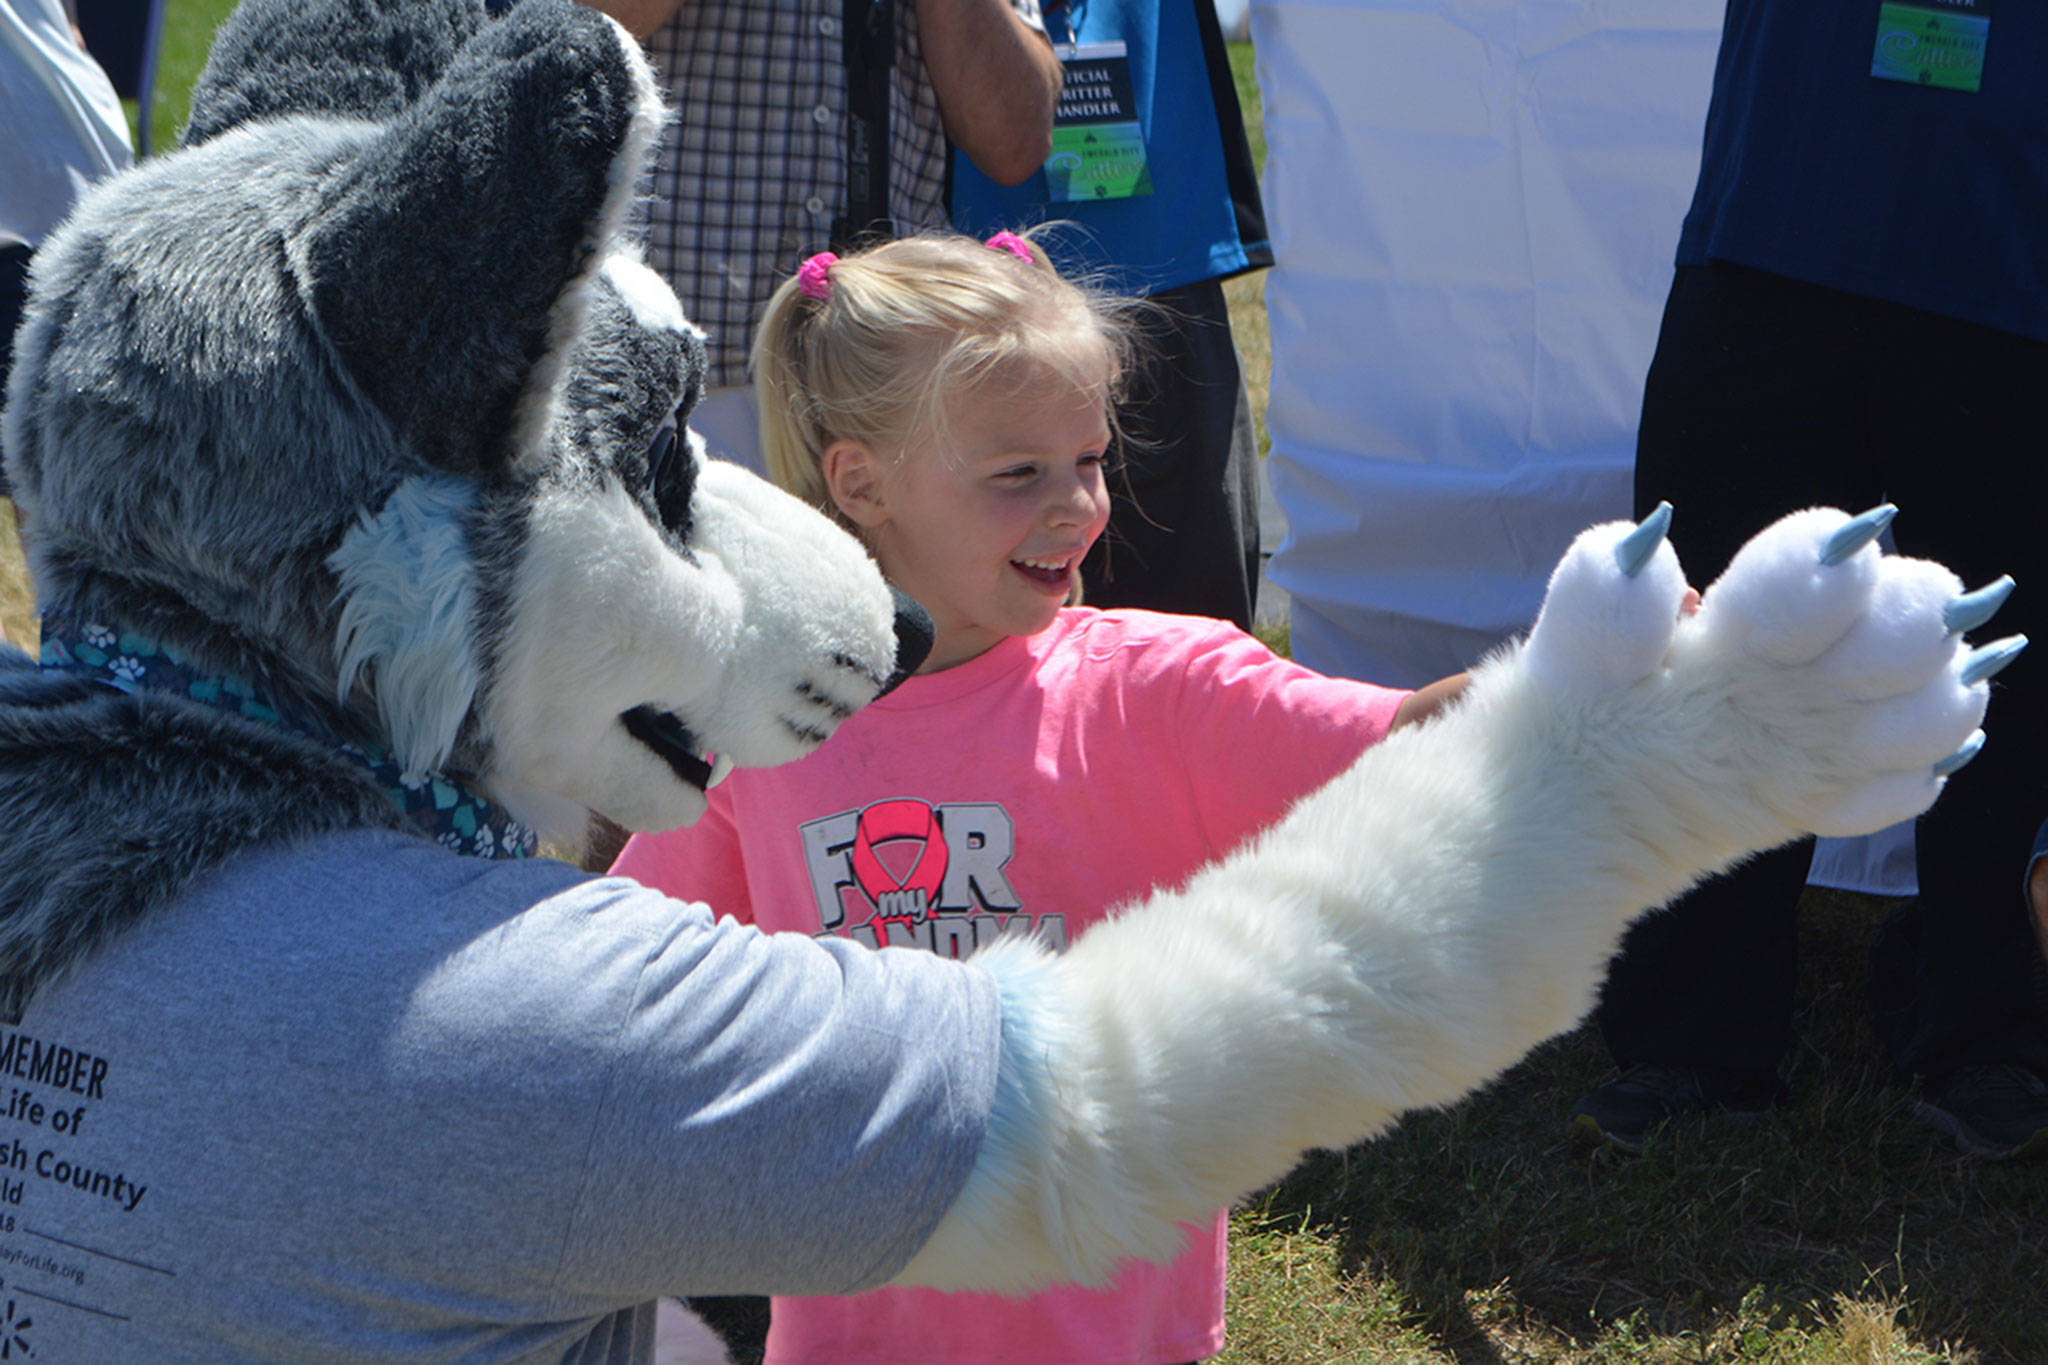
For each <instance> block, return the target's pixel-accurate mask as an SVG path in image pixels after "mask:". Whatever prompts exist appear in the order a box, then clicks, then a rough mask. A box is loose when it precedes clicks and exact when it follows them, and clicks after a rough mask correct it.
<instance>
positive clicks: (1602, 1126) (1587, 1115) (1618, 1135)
mask: <svg viewBox="0 0 2048 1365" xmlns="http://www.w3.org/2000/svg"><path fill="white" fill-rule="evenodd" d="M1708 1084H1709V1081H1708V1077H1707V1076H1706V1075H1705V1074H1703V1073H1701V1072H1698V1071H1693V1070H1688V1069H1687V1068H1684V1067H1676V1066H1658V1065H1657V1064H1655V1063H1654V1062H1638V1063H1636V1064H1635V1065H1634V1066H1631V1067H1629V1068H1627V1069H1626V1070H1624V1071H1623V1072H1622V1073H1621V1074H1620V1075H1619V1076H1616V1077H1615V1078H1614V1079H1613V1080H1611V1081H1609V1082H1607V1084H1605V1085H1603V1086H1601V1087H1600V1088H1599V1089H1598V1090H1595V1091H1594V1092H1593V1093H1592V1094H1590V1095H1588V1096H1586V1098H1584V1099H1582V1100H1580V1101H1579V1103H1578V1105H1577V1107H1576V1108H1574V1109H1573V1110H1572V1136H1574V1137H1576V1138H1578V1139H1579V1140H1580V1141H1581V1142H1587V1143H1591V1144H1593V1145H1595V1146H1602V1147H1616V1148H1619V1149H1620V1150H1622V1151H1624V1152H1629V1153H1636V1152H1640V1151H1642V1150H1643V1140H1644V1139H1645V1138H1647V1137H1649V1135H1650V1134H1651V1133H1652V1132H1655V1131H1656V1130H1657V1129H1658V1128H1661V1127H1662V1126H1663V1125H1665V1124H1666V1123H1669V1122H1670V1121H1671V1120H1673V1119H1678V1118H1686V1117H1688V1116H1703V1115H1706V1114H1712V1113H1722V1112H1726V1113H1733V1114H1739V1115H1742V1116H1744V1117H1747V1118H1752V1119H1753V1118H1755V1117H1756V1116H1757V1115H1759V1114H1761V1113H1763V1111H1764V1110H1766V1109H1768V1108H1769V1107H1770V1106H1771V1103H1772V1102H1773V1100H1774V1098H1775V1096H1776V1093H1777V1083H1776V1081H1775V1080H1773V1081H1771V1082H1770V1084H1769V1085H1768V1086H1767V1087H1764V1089H1765V1090H1768V1092H1769V1093H1767V1094H1766V1093H1763V1091H1759V1094H1758V1096H1757V1097H1756V1098H1754V1099H1751V1098H1750V1097H1748V1096H1747V1095H1746V1094H1745V1095H1743V1096H1742V1097H1741V1098H1730V1097H1729V1096H1728V1095H1724V1094H1718V1093H1717V1094H1710V1093H1708V1088H1707V1087H1708ZM1749 1088H1751V1089H1755V1088H1757V1087H1755V1086H1752V1087H1749Z"/></svg>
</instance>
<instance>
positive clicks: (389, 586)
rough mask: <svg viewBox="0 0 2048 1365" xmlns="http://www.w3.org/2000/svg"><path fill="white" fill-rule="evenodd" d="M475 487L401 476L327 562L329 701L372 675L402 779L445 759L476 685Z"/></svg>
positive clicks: (342, 696)
mask: <svg viewBox="0 0 2048 1365" xmlns="http://www.w3.org/2000/svg"><path fill="white" fill-rule="evenodd" d="M475 493H476V490H475V489H474V488H473V487H471V486H470V485H469V484H468V483H466V482H464V481H462V480H460V479H451V478H443V477H438V476H433V475H421V476H419V477H417V478H411V479H407V480H406V481H405V482H404V483H402V484H400V485H399V486H398V487H397V489H396V490H394V491H393V493H392V494H391V496H390V498H389V499H387V500H386V501H385V504H384V506H383V507H382V508H381V509H379V510H378V511H377V512H376V513H375V514H374V515H368V514H366V515H365V516H364V517H363V519H362V520H361V521H360V522H358V523H357V524H356V525H355V527H354V528H352V529H351V530H350V531H349V533H348V535H347V536H345V537H344V538H343V539H342V542H341V548H340V549H338V550H336V551H335V552H334V553H333V554H332V555H330V556H329V557H328V560H327V565H328V567H329V568H331V569H333V570H334V576H335V578H336V579H337V580H338V581H339V582H340V584H341V594H342V609H341V621H340V624H339V627H338V628H337V631H336V640H335V650H334V652H335V659H336V661H337V672H338V674H339V682H338V683H337V685H336V689H335V694H336V695H335V699H336V700H337V701H345V700H346V699H347V696H348V694H349V692H350V691H351V690H352V689H353V688H354V687H355V686H356V684H357V681H358V680H359V679H360V678H361V677H362V676H363V675H364V674H365V673H368V674H371V675H373V677H372V680H371V690H372V691H373V692H374V693H375V695H376V698H377V715H378V718H379V719H380V720H381V721H382V722H383V726H384V733H385V734H386V735H387V736H389V737H390V740H391V747H392V750H393V752H394V753H395V755H396V756H397V758H398V761H399V763H400V765H401V766H403V768H404V769H405V776H406V780H407V781H414V782H416V781H419V780H421V779H423V778H424V777H425V776H426V775H427V774H428V773H430V772H433V771H435V770H437V769H439V768H440V766H441V765H442V764H443V763H445V762H446V761H447V760H448V755H449V754H450V753H451V752H452V751H453V750H454V748H455V738H456V735H457V734H458V733H459V732H460V731H461V729H462V721H463V717H465V716H467V715H468V714H469V708H470V704H471V702H473V701H474V700H475V698H476V690H477V686H478V684H479V682H480V681H481V676H482V671H481V669H480V668H479V666H478V663H477V658H476V638H475V631H474V627H475V623H476V565H475V563H474V562H473V561H472V560H471V559H470V556H469V545H468V540H467V537H466V536H465V535H464V534H463V530H462V515H463V513H464V512H466V511H468V509H469V507H470V504H471V503H472V502H473V501H474V500H475Z"/></svg>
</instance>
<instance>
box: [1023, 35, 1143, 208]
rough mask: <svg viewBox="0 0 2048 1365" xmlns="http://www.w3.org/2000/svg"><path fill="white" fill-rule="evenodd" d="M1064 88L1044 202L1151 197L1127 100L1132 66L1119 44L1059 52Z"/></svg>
mask: <svg viewBox="0 0 2048 1365" xmlns="http://www.w3.org/2000/svg"><path fill="white" fill-rule="evenodd" d="M1060 65H1061V66H1062V67H1064V68H1065V69H1066V85H1065V86H1064V87H1063V88H1062V89H1061V90H1060V104H1059V110H1058V111H1057V112H1056V113H1055V114H1054V115H1053V124H1052V155H1051V156H1048V157H1047V158H1046V159H1045V183H1046V197H1047V198H1048V199H1050V200H1052V202H1054V203H1056V204H1071V203H1075V202H1078V201H1080V200H1085V199H1129V198H1131V197H1132V196H1134V195H1140V194H1150V193H1152V167H1151V164H1150V163H1149V162H1148V161H1147V159H1146V156H1145V134H1144V130H1143V129H1141V128H1140V127H1139V126H1138V115H1137V101H1136V100H1134V99H1133V98H1132V97H1131V63H1130V58H1129V56H1128V55H1127V49H1126V48H1125V46H1124V45H1123V44H1122V43H1078V44H1075V45H1073V46H1071V47H1063V48H1061V49H1060Z"/></svg>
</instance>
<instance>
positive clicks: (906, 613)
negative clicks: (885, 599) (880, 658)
mask: <svg viewBox="0 0 2048 1365" xmlns="http://www.w3.org/2000/svg"><path fill="white" fill-rule="evenodd" d="M889 595H890V596H891V597H894V598H895V599H896V671H895V672H894V673H891V674H890V675H889V681H888V682H886V683H883V684H882V690H881V692H880V693H879V694H878V695H880V696H884V697H886V696H888V695H889V694H890V693H891V692H894V691H895V690H896V687H897V685H898V684H899V683H901V682H902V681H903V680H904V679H905V678H907V677H909V676H910V675H911V674H913V673H915V672H917V666H918V665H919V664H921V663H923V662H924V658H925V655H927V654H929V653H931V652H932V618H931V616H930V615H929V614H928V613H927V612H926V611H925V609H924V608H923V607H920V606H919V605H918V604H917V599H916V598H914V597H911V596H909V595H908V594H907V593H903V592H899V591H897V590H896V589H895V588H891V589H889Z"/></svg>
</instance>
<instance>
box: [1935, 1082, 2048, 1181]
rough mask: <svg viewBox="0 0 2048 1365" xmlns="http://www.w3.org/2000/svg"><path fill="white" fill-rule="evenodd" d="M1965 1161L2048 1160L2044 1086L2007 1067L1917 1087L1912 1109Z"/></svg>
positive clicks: (2047, 1088) (2047, 1097)
mask: <svg viewBox="0 0 2048 1365" xmlns="http://www.w3.org/2000/svg"><path fill="white" fill-rule="evenodd" d="M1917 1107H1918V1108H1919V1110H1920V1113H1921V1114H1922V1115H1923V1116H1924V1117H1925V1118H1926V1119H1927V1121H1928V1122H1930V1123H1932V1124H1933V1125H1934V1126H1935V1127H1937V1128H1939V1129H1941V1131H1942V1132H1944V1133H1947V1134H1948V1135H1949V1136H1950V1137H1952V1138H1954V1139H1955V1140H1956V1146H1958V1147H1960V1148H1961V1149H1962V1150H1963V1152H1964V1153H1965V1154H1966V1155H1969V1156H1976V1157H1984V1158H1986V1159H1988V1160H1992V1161H2004V1160H2019V1159H2023V1158H2026V1157H2034V1156H2042V1155H2048V1081H2043V1080H2042V1078H2041V1077H2040V1075H2039V1074H2037V1073H2036V1072H2034V1071H2033V1070H2032V1069H2030V1068H2028V1067H2024V1066H2019V1065H2017V1064H2014V1063H2010V1062H2001V1063H1996V1064H1993V1065H1988V1066H1966V1067H1963V1068H1961V1069H1959V1070H1957V1071H1955V1072H1952V1073H1950V1074H1949V1075H1947V1076H1943V1077H1940V1078H1939V1079H1929V1080H1927V1081H1924V1082H1922V1083H1921V1086H1920V1099H1919V1104H1918V1106H1917Z"/></svg>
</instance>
